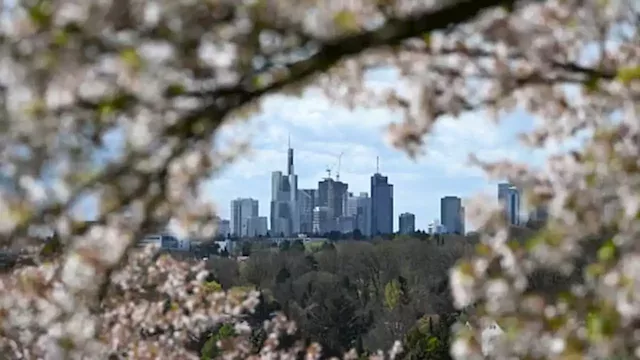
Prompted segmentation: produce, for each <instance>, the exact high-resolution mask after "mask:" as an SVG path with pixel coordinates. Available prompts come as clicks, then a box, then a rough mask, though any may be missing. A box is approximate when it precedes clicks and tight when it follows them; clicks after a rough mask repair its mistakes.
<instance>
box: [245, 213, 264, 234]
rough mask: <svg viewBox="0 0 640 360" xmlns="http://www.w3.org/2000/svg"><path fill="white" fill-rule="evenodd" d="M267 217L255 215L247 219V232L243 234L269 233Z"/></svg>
mask: <svg viewBox="0 0 640 360" xmlns="http://www.w3.org/2000/svg"><path fill="white" fill-rule="evenodd" d="M267 230H268V229H267V217H266V216H253V217H250V218H248V219H247V220H246V232H245V234H243V236H246V237H257V236H265V235H267Z"/></svg>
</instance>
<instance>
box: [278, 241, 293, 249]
mask: <svg viewBox="0 0 640 360" xmlns="http://www.w3.org/2000/svg"><path fill="white" fill-rule="evenodd" d="M279 248H280V251H282V252H284V251H289V249H290V248H291V243H290V242H289V240H284V241H281V242H280V245H279Z"/></svg>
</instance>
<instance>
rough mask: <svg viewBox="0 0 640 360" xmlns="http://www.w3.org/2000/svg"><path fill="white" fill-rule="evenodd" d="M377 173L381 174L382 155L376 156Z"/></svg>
mask: <svg viewBox="0 0 640 360" xmlns="http://www.w3.org/2000/svg"><path fill="white" fill-rule="evenodd" d="M376 174H380V157H379V156H376Z"/></svg>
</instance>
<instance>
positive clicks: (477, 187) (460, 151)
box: [205, 71, 577, 231]
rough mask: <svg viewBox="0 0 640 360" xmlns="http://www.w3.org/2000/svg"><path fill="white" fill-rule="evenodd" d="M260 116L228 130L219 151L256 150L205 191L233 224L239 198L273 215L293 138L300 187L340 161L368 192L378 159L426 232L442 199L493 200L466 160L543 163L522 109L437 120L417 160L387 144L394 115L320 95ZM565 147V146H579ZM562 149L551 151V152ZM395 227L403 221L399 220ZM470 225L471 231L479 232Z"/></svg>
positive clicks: (388, 80)
mask: <svg viewBox="0 0 640 360" xmlns="http://www.w3.org/2000/svg"><path fill="white" fill-rule="evenodd" d="M368 81H370V82H371V83H372V84H373V85H375V86H395V84H396V81H395V78H394V76H393V74H389V72H384V71H383V72H373V74H371V75H369V79H368ZM262 108H263V111H262V113H260V114H258V115H256V116H254V117H252V118H251V119H250V120H249V121H248V122H238V123H237V124H229V125H227V126H226V127H225V129H224V131H223V132H222V134H221V135H220V139H221V140H220V148H224V147H223V146H224V144H225V143H227V142H228V141H230V140H232V139H233V140H237V139H246V140H248V141H250V142H251V148H252V150H251V152H250V153H249V154H248V155H243V156H241V157H240V158H239V159H238V161H237V162H235V163H233V164H231V165H229V166H228V168H226V169H225V170H224V171H222V172H221V173H220V174H219V175H218V176H217V177H216V178H215V179H213V180H211V181H210V182H208V184H206V187H205V192H206V194H208V195H209V196H210V199H211V200H212V201H213V202H214V203H215V204H217V205H218V210H219V212H220V216H221V217H223V218H228V216H229V214H228V212H229V210H228V209H227V208H228V205H227V204H229V201H231V200H232V199H234V198H235V197H238V196H243V197H252V198H255V199H257V200H259V201H260V213H261V214H265V215H266V214H268V212H269V204H270V196H271V194H270V191H269V187H270V178H271V172H272V171H273V170H274V169H280V170H282V171H283V173H284V172H286V165H287V141H288V138H289V136H291V143H292V146H293V147H294V148H295V151H296V164H295V169H296V174H297V175H298V188H299V189H307V188H315V187H316V186H317V182H318V180H319V179H321V178H323V177H325V176H326V167H327V165H330V166H335V165H336V164H337V158H338V155H339V154H340V153H341V152H344V155H343V157H342V162H341V174H340V175H341V180H342V181H344V182H347V183H348V184H349V191H351V192H353V193H355V194H357V193H359V192H363V191H366V192H369V191H370V190H369V187H370V184H369V183H370V176H371V175H372V174H373V173H375V169H376V156H379V158H380V170H381V172H382V173H384V174H385V176H388V177H389V179H391V182H392V183H393V184H394V187H395V189H394V214H400V213H402V212H411V213H414V214H416V227H417V228H420V229H425V228H427V227H428V225H429V223H430V222H432V221H433V219H435V218H440V199H441V198H442V197H444V196H447V195H453V196H458V197H460V198H462V199H463V200H466V199H468V198H472V197H474V196H475V195H477V194H478V193H485V194H486V195H488V196H490V197H491V198H492V199H493V198H495V192H496V186H497V184H498V183H499V182H500V181H499V180H498V179H496V180H488V179H487V178H486V177H485V175H484V173H483V172H482V171H481V170H480V169H478V168H477V167H473V166H469V165H468V155H469V154H470V153H475V154H476V155H478V157H479V158H481V159H483V160H498V159H501V158H504V157H506V158H510V159H514V160H518V161H521V162H524V163H529V164H532V165H540V164H541V160H542V158H543V157H544V156H546V155H545V154H546V153H545V152H536V151H530V150H529V149H527V148H526V147H524V146H522V145H521V144H520V143H519V140H518V138H517V135H518V134H519V133H520V132H522V131H527V130H529V129H531V128H532V127H533V124H534V119H533V118H532V117H531V116H530V115H528V114H527V113H526V112H524V111H519V110H517V111H514V112H513V113H510V114H506V115H505V116H504V118H503V121H502V122H501V123H500V124H499V125H496V124H495V123H494V122H493V121H492V120H491V119H490V118H489V117H488V116H485V115H484V114H482V113H465V114H463V115H462V116H461V117H460V118H459V119H453V118H447V117H445V118H443V119H441V120H439V121H438V122H437V123H436V125H435V127H434V129H433V132H432V134H430V135H429V136H428V137H427V138H426V144H425V154H424V155H422V156H419V157H418V159H417V160H416V161H415V162H414V161H413V160H411V159H409V158H408V156H407V155H406V154H404V153H402V152H400V151H398V150H396V149H394V148H392V147H391V146H389V145H388V144H387V142H386V140H385V139H386V126H388V125H389V124H390V123H393V122H397V121H398V120H399V118H398V117H397V115H396V114H393V113H390V112H388V111H386V110H382V109H372V110H365V109H363V108H356V109H355V110H354V111H352V112H350V111H348V110H346V109H344V108H341V107H339V106H333V105H332V104H331V103H330V102H329V101H328V100H326V99H325V98H324V97H323V96H322V95H320V94H319V93H318V92H317V91H307V92H306V93H305V94H304V95H303V96H302V97H300V98H290V97H284V96H273V97H271V98H269V99H268V100H266V101H265V102H264V104H263V107H262ZM575 144H577V141H576V142H575V143H573V144H569V143H567V144H564V143H563V144H562V148H566V147H571V146H575ZM558 149H560V146H558V147H556V148H550V149H549V150H548V151H549V152H552V151H555V150H558ZM393 221H394V228H397V227H398V216H397V215H396V216H394V217H393ZM474 226H475V224H473V223H472V222H470V221H467V229H466V230H467V231H472V230H474V229H475V227H474Z"/></svg>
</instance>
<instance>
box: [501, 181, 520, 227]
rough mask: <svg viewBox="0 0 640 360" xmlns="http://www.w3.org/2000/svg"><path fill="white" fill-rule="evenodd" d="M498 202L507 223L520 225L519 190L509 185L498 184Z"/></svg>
mask: <svg viewBox="0 0 640 360" xmlns="http://www.w3.org/2000/svg"><path fill="white" fill-rule="evenodd" d="M498 201H499V202H500V205H501V206H502V207H503V209H504V210H503V211H504V216H505V219H506V221H507V223H508V224H510V225H520V190H518V188H517V187H515V186H513V185H512V184H509V183H501V184H498Z"/></svg>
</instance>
